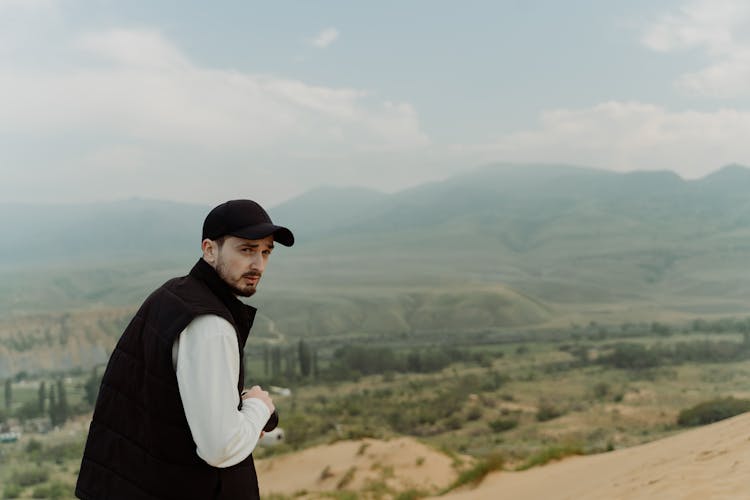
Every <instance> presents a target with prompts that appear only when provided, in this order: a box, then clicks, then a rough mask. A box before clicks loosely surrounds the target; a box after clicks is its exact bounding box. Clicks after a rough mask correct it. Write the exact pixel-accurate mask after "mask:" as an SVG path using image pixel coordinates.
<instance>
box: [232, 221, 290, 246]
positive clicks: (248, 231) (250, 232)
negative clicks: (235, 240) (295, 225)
mask: <svg viewBox="0 0 750 500" xmlns="http://www.w3.org/2000/svg"><path fill="white" fill-rule="evenodd" d="M229 234H231V235H232V236H238V237H240V238H246V239H248V240H259V239H261V238H265V237H266V236H270V235H273V241H278V242H279V243H281V244H282V245H284V246H286V247H290V246H292V245H294V235H293V234H292V232H291V231H290V230H288V229H287V228H285V227H283V226H277V225H275V224H271V223H267V222H264V223H262V224H255V225H253V226H246V227H243V228H241V229H237V230H236V231H232V232H230V233H229Z"/></svg>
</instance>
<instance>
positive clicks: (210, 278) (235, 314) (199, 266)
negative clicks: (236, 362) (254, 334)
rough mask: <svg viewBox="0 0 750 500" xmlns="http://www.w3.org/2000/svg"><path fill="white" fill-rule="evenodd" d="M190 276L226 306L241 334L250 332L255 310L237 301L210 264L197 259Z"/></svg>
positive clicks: (230, 289)
mask: <svg viewBox="0 0 750 500" xmlns="http://www.w3.org/2000/svg"><path fill="white" fill-rule="evenodd" d="M190 276H193V277H194V278H196V279H199V280H200V281H202V282H203V283H205V284H206V286H208V288H209V289H210V290H211V292H213V294H214V295H216V296H217V297H218V298H219V300H221V302H222V303H223V304H224V305H225V306H227V308H228V309H229V312H230V313H231V314H232V318H234V321H235V324H236V325H237V326H238V327H239V328H240V329H241V331H242V332H245V333H247V332H248V331H249V330H250V327H251V326H252V324H253V319H254V318H255V312H256V309H255V308H254V307H252V306H248V305H247V304H245V303H243V302H242V301H241V300H240V299H238V298H237V296H236V295H235V294H234V291H233V290H232V288H231V287H230V286H229V285H227V283H226V282H225V281H224V280H223V279H221V277H220V276H219V274H218V273H217V272H216V270H215V269H214V268H213V267H211V264H209V263H208V262H206V261H205V260H203V259H198V262H197V263H196V264H195V265H194V266H193V268H192V269H191V270H190Z"/></svg>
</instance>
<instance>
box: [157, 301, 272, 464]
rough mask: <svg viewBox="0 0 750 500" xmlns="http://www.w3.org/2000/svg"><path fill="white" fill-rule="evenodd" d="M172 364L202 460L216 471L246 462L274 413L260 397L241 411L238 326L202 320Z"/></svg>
mask: <svg viewBox="0 0 750 500" xmlns="http://www.w3.org/2000/svg"><path fill="white" fill-rule="evenodd" d="M172 361H173V362H174V364H175V371H176V372H177V384H178V386H179V390H180V397H181V398H182V405H183V407H184V408H185V416H186V417H187V421H188V425H189V426H190V432H191V433H192V435H193V440H194V441H195V444H196V446H197V449H196V452H197V454H198V456H199V457H201V458H202V459H203V460H205V461H206V463H208V464H209V465H212V466H214V467H229V466H232V465H235V464H237V463H239V462H241V461H242V460H244V459H245V458H246V457H247V456H248V455H250V453H252V451H253V450H254V449H255V446H256V445H257V444H258V439H259V438H260V432H261V431H262V430H263V426H264V425H265V424H266V422H267V421H268V418H269V417H270V416H271V412H270V410H269V409H268V407H267V406H266V404H265V403H264V402H263V401H261V400H260V399H256V398H250V399H245V400H243V404H242V409H241V410H237V405H238V404H239V397H238V394H237V380H238V379H239V374H240V358H239V346H238V345H237V335H236V333H235V331H234V328H233V327H232V325H231V324H230V323H229V322H228V321H227V320H225V319H224V318H221V317H219V316H215V315H202V316H198V317H196V318H195V319H193V321H191V322H190V324H189V325H188V326H187V327H186V328H185V329H184V330H183V331H182V333H180V335H179V336H178V337H177V340H175V342H174V345H173V347H172Z"/></svg>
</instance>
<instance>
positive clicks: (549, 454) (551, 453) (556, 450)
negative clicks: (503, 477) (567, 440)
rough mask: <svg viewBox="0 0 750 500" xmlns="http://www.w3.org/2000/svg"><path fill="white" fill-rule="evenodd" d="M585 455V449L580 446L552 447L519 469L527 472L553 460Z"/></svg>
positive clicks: (531, 458)
mask: <svg viewBox="0 0 750 500" xmlns="http://www.w3.org/2000/svg"><path fill="white" fill-rule="evenodd" d="M583 454H584V453H583V447H582V446H581V445H579V444H566V445H558V446H550V447H549V448H545V449H543V450H542V451H540V452H539V453H536V454H534V455H532V456H531V457H530V458H529V459H528V460H527V461H526V463H524V464H523V465H522V466H521V467H519V468H518V470H526V469H530V468H532V467H536V466H538V465H544V464H546V463H548V462H551V461H552V460H560V459H561V458H565V457H569V456H571V455H583Z"/></svg>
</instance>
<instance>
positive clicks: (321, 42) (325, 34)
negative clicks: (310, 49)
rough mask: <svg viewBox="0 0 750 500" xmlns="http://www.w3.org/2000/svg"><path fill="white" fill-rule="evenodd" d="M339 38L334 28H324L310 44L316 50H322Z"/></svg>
mask: <svg viewBox="0 0 750 500" xmlns="http://www.w3.org/2000/svg"><path fill="white" fill-rule="evenodd" d="M338 37H339V32H338V30H337V29H336V28H326V29H324V30H323V31H321V32H320V33H318V34H317V35H315V38H313V39H312V40H311V42H312V44H313V45H314V46H316V47H318V48H321V49H324V48H326V47H328V46H329V45H331V44H332V43H333V42H335V41H336V40H337V39H338Z"/></svg>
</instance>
